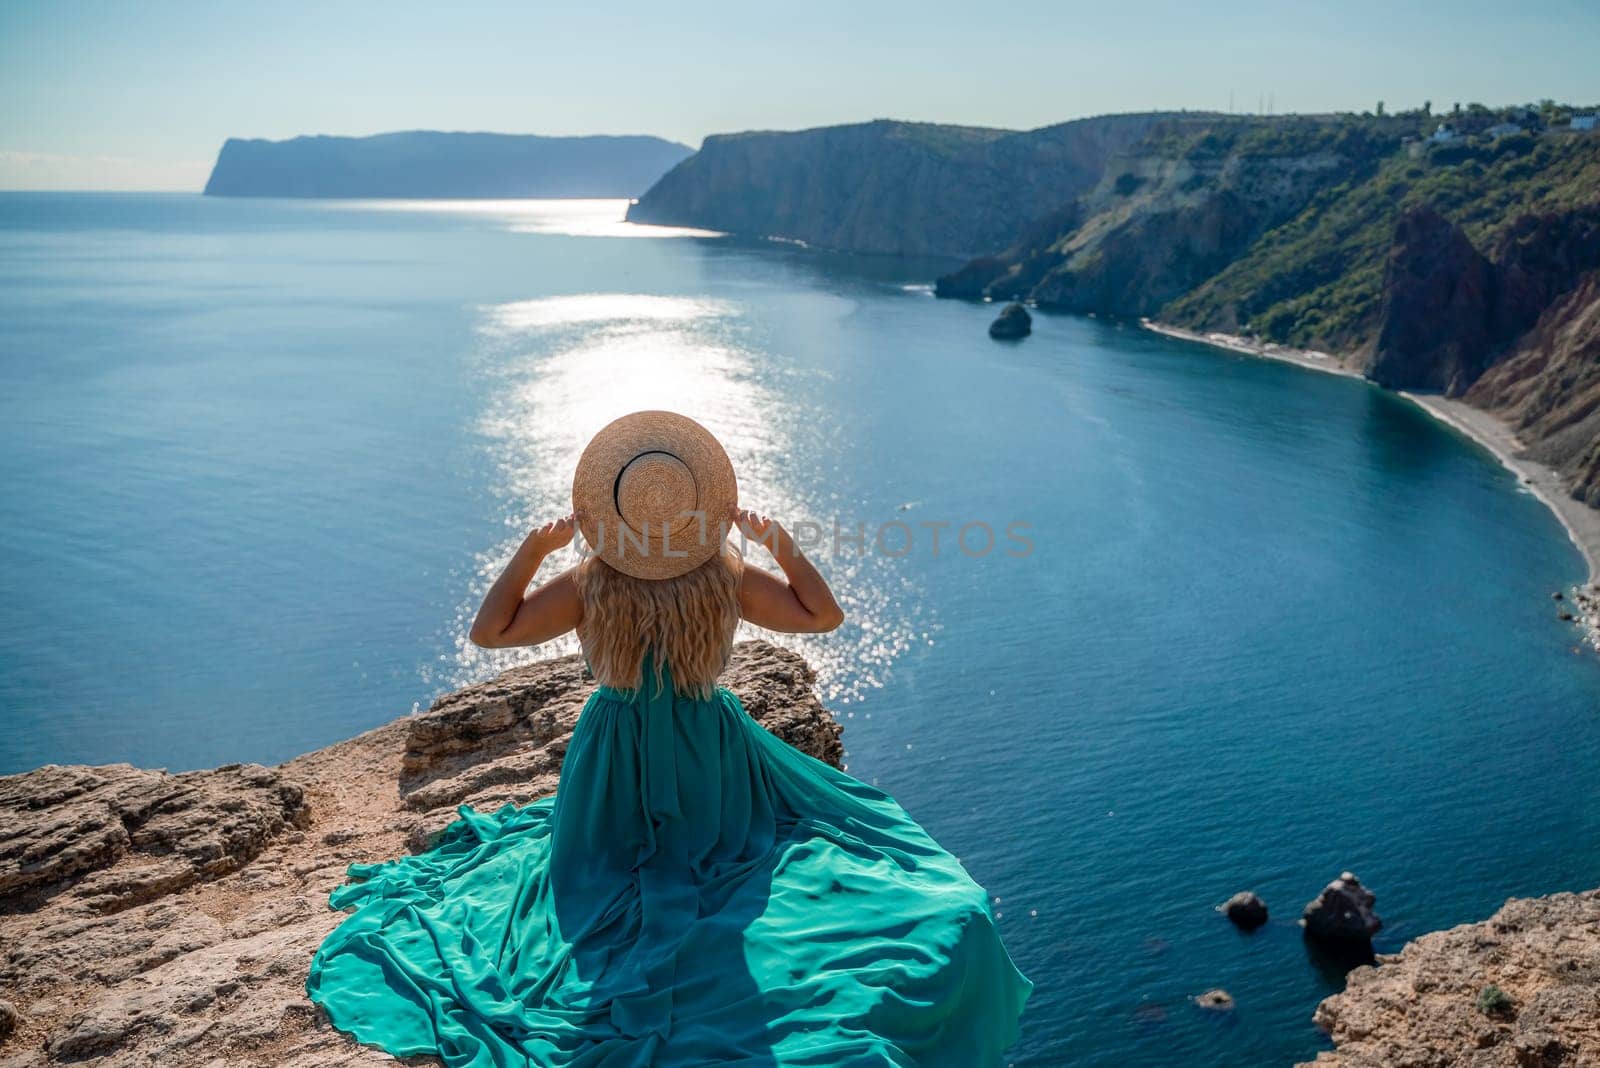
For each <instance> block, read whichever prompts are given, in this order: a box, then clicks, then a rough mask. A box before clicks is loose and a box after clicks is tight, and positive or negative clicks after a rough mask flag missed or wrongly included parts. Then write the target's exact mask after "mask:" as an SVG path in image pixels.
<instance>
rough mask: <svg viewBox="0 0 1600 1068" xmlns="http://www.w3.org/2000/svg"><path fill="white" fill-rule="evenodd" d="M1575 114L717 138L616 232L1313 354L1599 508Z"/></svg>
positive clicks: (1590, 223)
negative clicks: (724, 241)
mask: <svg viewBox="0 0 1600 1068" xmlns="http://www.w3.org/2000/svg"><path fill="white" fill-rule="evenodd" d="M1576 110H1577V109H1572V108H1567V107H1563V106H1560V105H1553V104H1551V105H1547V106H1545V107H1543V108H1542V109H1521V108H1507V109H1502V110H1501V111H1499V112H1495V111H1491V110H1490V109H1487V108H1481V107H1479V106H1477V105H1472V106H1470V107H1469V108H1468V109H1467V110H1466V111H1465V112H1462V113H1460V114H1458V115H1454V116H1452V117H1451V118H1450V120H1449V127H1448V134H1445V133H1439V134H1437V136H1435V131H1436V128H1437V127H1439V125H1440V123H1439V119H1438V118H1437V117H1435V116H1433V115H1431V114H1430V113H1429V112H1427V111H1426V110H1422V111H1413V112H1403V113H1399V114H1393V115H1384V114H1381V113H1380V114H1377V115H1372V114H1365V115H1355V114H1336V115H1288V116H1276V117H1263V116H1232V115H1218V114H1211V113H1163V114H1144V115H1117V116H1107V117H1105V118H1100V119H1087V120H1081V121H1078V122H1071V123H1064V124H1061V125H1059V126H1051V127H1045V128H1042V129H1039V130H1034V131H1028V132H1025V133H1007V132H1003V131H997V130H981V129H971V128H965V127H949V126H931V125H927V124H916V123H897V122H887V121H880V122H874V123H867V124H862V125H858V126H840V127H828V128H823V129H816V130H805V131H800V132H797V133H748V134H734V135H726V136H718V137H712V138H708V139H707V140H706V143H705V146H704V147H703V148H702V149H701V151H700V152H699V153H697V154H696V155H694V156H692V157H690V158H689V159H686V160H684V161H683V162H682V163H680V164H679V165H678V166H677V167H675V168H674V169H673V170H672V171H671V172H670V173H668V174H667V175H666V176H665V177H664V178H662V180H661V181H660V182H658V183H657V184H656V186H655V187H653V188H652V189H651V190H650V191H649V192H648V193H646V194H645V196H644V197H643V198H641V199H640V201H639V202H638V203H637V204H635V205H634V206H633V208H632V209H631V210H630V212H629V215H628V217H629V219H631V220H633V221H637V222H660V223H671V224H674V225H689V226H701V227H708V228H712V229H718V230H725V231H730V232H734V233H741V234H747V235H752V236H763V237H775V238H782V239H788V240H799V241H804V242H807V243H810V244H815V245H819V246H825V247H828V248H834V249H844V250H849V251H856V252H883V253H902V254H908V253H919V254H922V253H938V254H952V253H962V254H965V255H967V256H968V260H967V262H966V263H965V265H964V266H962V267H961V268H960V269H959V270H956V271H953V272H951V273H949V274H946V275H944V276H943V277H941V278H939V279H937V281H936V283H935V293H936V294H937V295H938V296H941V297H953V298H964V299H972V300H995V301H1025V302H1028V303H1030V304H1033V305H1035V306H1037V307H1040V308H1045V309H1054V310H1060V311H1068V312H1078V313H1091V314H1096V315H1111V316H1126V317H1140V318H1146V317H1147V318H1150V319H1151V320H1153V321H1155V322H1158V323H1160V324H1165V325H1167V326H1171V327H1175V328H1178V329H1181V330H1187V331H1189V332H1191V333H1193V334H1196V335H1198V336H1200V337H1202V338H1208V337H1210V336H1212V335H1216V334H1226V335H1230V336H1232V337H1235V338H1237V339H1240V340H1241V342H1242V344H1244V345H1246V346H1249V347H1253V348H1256V349H1264V348H1266V347H1267V346H1274V347H1277V348H1279V349H1282V348H1285V347H1294V348H1297V349H1302V350H1322V351H1324V352H1331V353H1336V354H1338V355H1336V356H1335V357H1333V358H1328V359H1324V360H1323V361H1322V363H1323V366H1343V367H1347V368H1354V369H1357V370H1359V371H1360V372H1362V373H1364V374H1365V375H1366V376H1367V377H1369V378H1371V379H1372V380H1373V381H1375V382H1377V383H1379V384H1380V385H1383V386H1386V387H1388V388H1392V389H1400V390H1421V391H1433V392H1438V393H1441V394H1444V395H1445V396H1447V397H1450V398H1458V397H1459V398H1464V399H1465V401H1466V402H1467V403H1469V404H1471V405H1474V406H1476V407H1479V408H1481V409H1483V410H1485V411H1488V412H1490V413H1493V414H1494V415H1495V416H1496V417H1498V418H1502V419H1505V420H1508V421H1509V425H1510V426H1511V428H1512V431H1513V433H1512V434H1510V435H1508V437H1511V438H1513V439H1514V444H1513V446H1512V448H1513V452H1514V453H1515V454H1517V455H1519V456H1523V455H1525V456H1526V457H1528V458H1530V459H1533V460H1537V461H1539V462H1541V463H1545V464H1548V465H1549V466H1551V467H1554V468H1556V469H1558V470H1559V471H1560V472H1561V475H1562V478H1563V480H1564V485H1563V487H1562V491H1561V492H1570V493H1571V494H1572V495H1573V496H1574V498H1575V499H1577V500H1581V501H1584V502H1585V503H1587V504H1589V505H1592V506H1596V507H1600V414H1597V413H1600V401H1597V399H1596V397H1595V395H1594V382H1593V376H1592V375H1591V374H1590V373H1589V371H1590V370H1591V369H1592V366H1593V360H1592V344H1593V337H1594V334H1593V328H1594V320H1593V317H1592V314H1588V313H1585V310H1584V309H1585V308H1590V309H1591V310H1592V305H1593V298H1592V296H1591V297H1590V298H1588V299H1587V300H1586V299H1585V297H1584V296H1583V291H1582V286H1583V284H1584V279H1585V277H1586V276H1588V275H1589V273H1590V272H1593V271H1595V270H1597V269H1600V135H1597V134H1593V133H1584V132H1582V131H1580V130H1574V129H1572V128H1571V127H1570V123H1569V120H1570V116H1571V114H1573V113H1574V112H1575V111H1576ZM1497 123H1498V125H1496V124H1497ZM1507 129H1509V130H1511V131H1514V132H1510V133H1507V132H1506V131H1507ZM1585 361H1587V362H1585ZM1480 379H1481V380H1482V384H1481V385H1479V382H1480Z"/></svg>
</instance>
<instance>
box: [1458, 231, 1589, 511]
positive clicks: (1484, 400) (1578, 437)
mask: <svg viewBox="0 0 1600 1068" xmlns="http://www.w3.org/2000/svg"><path fill="white" fill-rule="evenodd" d="M1596 240H1597V243H1600V238H1597V239H1596ZM1465 399H1466V400H1467V401H1468V402H1470V403H1472V404H1475V405H1477V406H1479V407H1481V408H1486V409H1488V410H1489V411H1491V412H1494V413H1495V414H1496V415H1498V416H1500V417H1501V418H1502V419H1504V420H1505V421H1506V422H1507V423H1509V424H1510V426H1511V428H1512V430H1514V431H1515V432H1516V433H1517V435H1518V437H1519V438H1520V439H1521V440H1522V441H1523V443H1524V444H1525V445H1526V446H1527V449H1528V454H1529V456H1530V457H1531V458H1532V459H1535V460H1538V461H1539V462H1540V463H1545V464H1549V465H1550V466H1551V467H1554V468H1556V469H1557V470H1558V471H1560V472H1561V473H1562V475H1563V476H1564V477H1565V478H1566V479H1567V480H1568V483H1569V485H1570V486H1571V488H1572V496H1573V497H1575V498H1577V499H1578V500H1580V501H1583V502H1584V503H1585V504H1588V505H1589V506H1590V507H1593V508H1600V271H1591V272H1589V273H1588V274H1586V275H1584V276H1583V279H1582V280H1581V281H1580V282H1579V284H1578V285H1577V286H1576V287H1575V288H1574V289H1572V290H1571V291H1570V292H1569V293H1567V294H1566V295H1564V296H1563V297H1561V298H1559V299H1558V300H1556V301H1555V303H1553V304H1552V305H1551V306H1550V307H1549V308H1548V309H1547V310H1546V311H1545V312H1544V314H1543V315H1542V316H1540V318H1539V321H1538V322H1537V324H1535V326H1534V328H1533V329H1532V330H1530V331H1529V332H1528V333H1527V334H1526V335H1525V336H1524V337H1523V338H1521V339H1520V340H1519V341H1518V342H1517V344H1516V347H1515V349H1514V350H1513V352H1512V353H1511V355H1510V356H1509V357H1507V358H1506V359H1505V360H1504V361H1502V362H1500V363H1498V364H1496V365H1495V366H1493V367H1491V368H1490V369H1489V370H1488V371H1487V372H1486V373H1485V374H1484V375H1483V377H1482V378H1480V379H1479V380H1478V381H1477V382H1476V383H1474V384H1473V386H1472V388H1471V389H1469V390H1468V391H1467V395H1466V398H1465Z"/></svg>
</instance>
